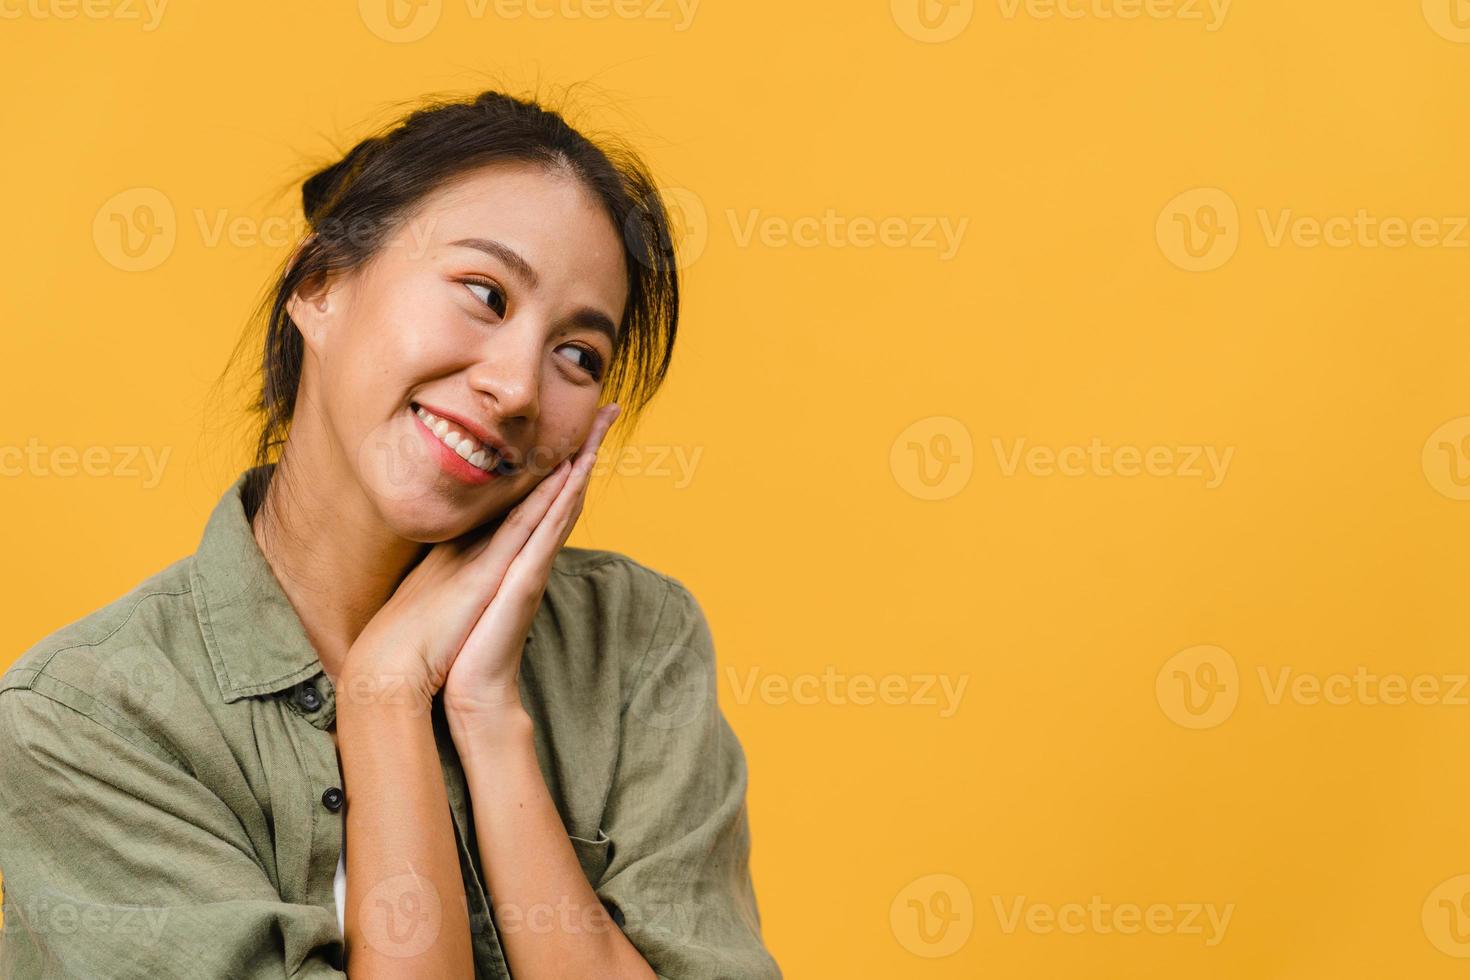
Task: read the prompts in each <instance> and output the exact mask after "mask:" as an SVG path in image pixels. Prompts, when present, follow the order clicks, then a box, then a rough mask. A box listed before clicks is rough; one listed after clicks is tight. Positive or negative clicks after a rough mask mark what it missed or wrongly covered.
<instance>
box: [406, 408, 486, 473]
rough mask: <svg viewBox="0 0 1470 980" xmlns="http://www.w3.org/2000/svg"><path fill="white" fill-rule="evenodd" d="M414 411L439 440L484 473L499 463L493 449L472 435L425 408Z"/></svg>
mask: <svg viewBox="0 0 1470 980" xmlns="http://www.w3.org/2000/svg"><path fill="white" fill-rule="evenodd" d="M414 413H415V414H416V415H418V417H419V418H421V419H423V420H424V425H427V426H428V427H429V431H430V432H432V433H434V435H436V436H438V437H439V441H440V442H442V443H444V445H446V446H448V447H449V448H450V449H453V450H454V451H455V452H457V453H459V455H460V457H461V458H463V459H465V460H468V461H469V464H470V465H471V466H474V467H477V468H479V469H482V470H484V471H485V472H486V473H493V472H495V467H496V465H497V464H498V463H499V457H498V456H497V455H496V453H495V450H493V449H488V448H486V447H485V446H482V445H480V443H479V441H478V440H477V439H475V437H474V436H472V435H469V434H468V433H465V432H460V431H459V430H458V429H456V428H455V427H454V426H452V425H450V424H449V423H448V422H446V421H444V420H443V419H441V418H440V417H439V416H437V415H435V414H434V413H433V412H430V411H428V410H427V409H424V408H415V409H414Z"/></svg>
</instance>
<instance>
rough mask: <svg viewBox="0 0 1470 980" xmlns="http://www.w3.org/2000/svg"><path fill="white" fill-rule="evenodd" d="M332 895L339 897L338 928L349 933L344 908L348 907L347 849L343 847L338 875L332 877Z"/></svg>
mask: <svg viewBox="0 0 1470 980" xmlns="http://www.w3.org/2000/svg"><path fill="white" fill-rule="evenodd" d="M332 895H333V897H335V898H336V899H337V928H338V929H340V930H341V931H342V935H344V936H345V935H347V917H346V916H345V915H343V913H342V910H343V909H345V908H346V907H347V849H346V848H345V847H344V848H343V849H342V855H341V857H339V858H337V875H336V877H334V878H333V879H332Z"/></svg>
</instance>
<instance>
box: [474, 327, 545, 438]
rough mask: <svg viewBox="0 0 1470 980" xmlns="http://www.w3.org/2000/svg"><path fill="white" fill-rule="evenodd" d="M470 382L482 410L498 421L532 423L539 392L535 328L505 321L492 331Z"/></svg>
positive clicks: (539, 359) (539, 347) (537, 344)
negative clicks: (497, 418) (483, 408)
mask: <svg viewBox="0 0 1470 980" xmlns="http://www.w3.org/2000/svg"><path fill="white" fill-rule="evenodd" d="M469 381H470V387H471V388H472V389H473V390H474V391H475V393H476V396H477V398H478V399H479V400H481V401H482V402H483V404H484V407H485V408H486V409H488V410H489V411H491V412H494V413H495V414H496V415H497V416H498V417H499V418H500V419H502V420H504V421H508V422H509V421H517V420H519V421H526V422H529V421H532V420H534V419H535V418H536V416H537V413H538V412H539V411H540V405H539V401H538V399H539V393H540V390H541V342H540V334H539V333H538V331H537V330H536V329H535V327H534V325H532V324H529V323H521V324H518V325H512V324H511V323H510V322H509V321H506V322H505V323H503V324H501V325H500V326H499V327H498V328H497V329H495V330H493V331H492V332H491V336H490V338H489V339H488V340H487V341H486V342H485V346H484V353H483V355H482V356H481V357H480V359H479V360H478V361H476V362H475V364H474V366H473V367H471V368H470V372H469Z"/></svg>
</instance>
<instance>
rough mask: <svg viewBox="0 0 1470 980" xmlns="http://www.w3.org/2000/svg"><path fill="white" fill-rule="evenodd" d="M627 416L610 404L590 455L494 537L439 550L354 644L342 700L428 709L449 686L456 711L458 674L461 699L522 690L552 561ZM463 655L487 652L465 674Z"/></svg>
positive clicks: (556, 475) (552, 480) (540, 491)
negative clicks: (603, 448) (526, 651)
mask: <svg viewBox="0 0 1470 980" xmlns="http://www.w3.org/2000/svg"><path fill="white" fill-rule="evenodd" d="M619 411H620V408H619V406H618V405H617V404H616V403H613V404H611V405H607V406H604V407H603V409H602V410H601V411H599V412H598V414H597V416H596V417H595V418H594V419H593V422H592V431H591V432H590V433H589V434H588V437H587V441H586V442H585V443H584V444H583V446H582V449H581V450H579V451H578V452H577V453H576V454H575V455H574V456H573V457H571V458H569V459H567V460H564V461H563V462H562V463H561V464H560V465H559V466H558V467H557V468H556V469H554V470H552V471H551V473H550V474H548V475H547V476H546V477H545V478H544V479H543V480H542V481H541V482H540V483H539V484H538V485H537V486H536V488H535V489H534V490H532V491H531V493H530V494H529V495H528V496H527V497H526V498H525V499H523V500H522V501H521V502H520V503H518V504H517V505H516V506H515V507H513V508H512V509H511V510H510V512H509V513H508V514H506V516H505V518H504V519H503V520H502V521H501V522H500V523H499V525H498V526H496V527H495V528H494V530H493V531H491V532H486V531H485V530H484V529H483V528H481V529H476V530H475V531H473V532H470V533H468V534H465V535H461V536H460V537H458V538H454V539H453V540H450V541H445V542H442V543H440V544H437V545H435V546H434V547H433V548H431V549H430V551H429V553H428V554H427V555H425V556H424V558H423V560H421V561H420V562H419V563H418V565H417V566H415V567H414V568H413V570H412V571H410V572H409V574H408V575H407V576H405V578H404V580H403V581H402V582H401V583H400V584H399V586H398V588H397V590H396V591H395V592H394V593H393V595H392V597H391V598H390V599H389V600H388V602H387V603H385V604H384V605H383V608H382V609H380V610H378V612H377V614H375V615H374V616H373V618H372V620H371V621H369V623H368V625H367V627H366V628H365V629H364V630H363V632H362V634H361V635H360V636H359V637H358V638H357V640H356V642H354V643H353V645H352V651H351V653H350V654H349V656H348V658H347V666H346V668H345V672H346V676H344V677H343V678H342V680H341V681H340V682H339V685H338V686H339V695H338V698H339V701H340V700H342V699H343V698H346V699H348V700H351V701H354V702H355V701H364V702H369V701H371V702H393V703H402V702H405V701H406V702H407V703H408V704H409V706H410V707H411V708H416V709H418V710H427V709H428V707H429V705H430V703H431V702H432V700H433V698H434V695H435V694H436V693H437V692H438V691H439V690H440V689H441V688H446V690H445V699H446V701H445V703H446V708H448V707H449V705H450V703H451V691H450V690H449V689H448V688H449V682H450V678H451V677H455V682H454V684H453V691H454V699H453V700H454V703H459V704H464V703H466V702H468V703H470V704H473V703H474V702H475V701H477V700H478V699H481V698H485V697H489V698H491V699H496V700H498V699H501V698H502V697H503V692H504V690H505V685H506V684H507V683H508V684H509V686H510V690H511V691H512V692H514V691H515V684H516V678H517V675H518V673H519V668H520V654H521V648H522V647H523V646H524V644H525V637H526V633H527V632H528V631H529V629H530V623H531V618H532V617H533V616H534V614H535V611H536V608H537V606H539V605H540V599H541V593H542V591H544V589H545V586H546V582H547V579H548V578H549V576H550V572H551V560H552V559H553V558H555V557H556V553H557V551H558V550H559V549H560V548H561V546H562V544H563V543H565V541H566V539H567V536H568V535H569V534H570V533H571V528H572V525H573V524H574V523H575V522H576V519H577V517H578V515H580V514H581V511H582V503H583V500H584V497H585V490H586V487H587V483H588V481H589V474H590V472H591V469H592V464H593V463H594V462H595V461H596V458H597V449H598V447H599V446H600V445H601V443H602V438H603V436H604V435H606V433H607V430H608V428H609V427H610V426H611V425H612V422H613V420H614V419H615V418H617V415H618V412H619ZM523 556H524V557H523ZM487 606H488V608H487ZM522 620H524V623H523V624H522V622H521V621H522ZM516 629H519V634H518V638H517V634H516V633H515V630H516ZM512 645H513V648H514V649H513V657H512V656H511V653H510V652H508V651H510V649H511V646H512ZM464 651H471V652H474V651H479V652H477V653H476V654H475V656H474V657H473V658H471V666H470V667H467V668H462V669H461V670H459V671H458V672H457V674H456V672H455V671H454V669H453V668H454V665H455V664H456V663H457V662H458V659H459V658H460V656H461V654H462V653H463V652H464ZM507 678H508V680H507ZM497 691H498V692H501V693H500V694H497V693H496V692H497ZM517 699H518V698H517Z"/></svg>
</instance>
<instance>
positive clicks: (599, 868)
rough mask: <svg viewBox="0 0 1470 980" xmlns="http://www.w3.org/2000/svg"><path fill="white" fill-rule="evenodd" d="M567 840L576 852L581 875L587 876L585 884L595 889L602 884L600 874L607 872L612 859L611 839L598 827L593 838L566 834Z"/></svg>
mask: <svg viewBox="0 0 1470 980" xmlns="http://www.w3.org/2000/svg"><path fill="white" fill-rule="evenodd" d="M567 839H568V840H570V841H571V842H572V850H574V851H576V852H577V862H578V863H579V864H581V865H582V874H584V875H586V876H587V883H588V884H589V885H591V886H592V887H593V888H596V887H597V886H598V884H600V883H601V882H602V873H603V872H604V871H606V870H607V863H608V861H610V860H611V859H612V838H610V837H608V836H607V834H605V833H603V832H602V828H601V827H599V828H597V836H596V837H595V838H592V839H589V838H586V837H575V836H573V835H571V834H568V835H567Z"/></svg>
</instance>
